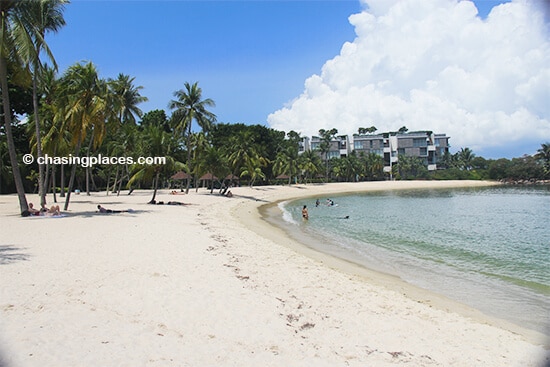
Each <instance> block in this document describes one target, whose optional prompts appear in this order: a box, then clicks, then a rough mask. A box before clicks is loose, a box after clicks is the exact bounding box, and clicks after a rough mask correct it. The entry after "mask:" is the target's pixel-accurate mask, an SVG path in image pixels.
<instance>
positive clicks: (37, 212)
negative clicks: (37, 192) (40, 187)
mask: <svg viewBox="0 0 550 367" xmlns="http://www.w3.org/2000/svg"><path fill="white" fill-rule="evenodd" d="M29 213H30V215H40V210H38V209H35V208H34V204H33V203H29Z"/></svg>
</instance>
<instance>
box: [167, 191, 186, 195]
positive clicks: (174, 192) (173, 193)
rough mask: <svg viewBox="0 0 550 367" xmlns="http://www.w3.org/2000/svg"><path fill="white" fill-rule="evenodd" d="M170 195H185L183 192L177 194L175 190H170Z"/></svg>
mask: <svg viewBox="0 0 550 367" xmlns="http://www.w3.org/2000/svg"><path fill="white" fill-rule="evenodd" d="M170 195H185V192H183V191H181V192H177V191H176V190H172V191H170Z"/></svg>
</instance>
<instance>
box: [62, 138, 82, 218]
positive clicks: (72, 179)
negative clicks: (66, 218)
mask: <svg viewBox="0 0 550 367" xmlns="http://www.w3.org/2000/svg"><path fill="white" fill-rule="evenodd" d="M81 139H82V131H81V132H79V137H78V142H77V143H76V149H75V152H74V156H75V157H78V156H79V155H78V153H79V152H80V145H81V143H82V141H81ZM75 176H76V164H73V167H72V168H71V178H70V179H69V188H68V190H67V197H66V198H65V206H64V207H63V210H64V211H66V210H67V209H68V208H69V201H70V200H71V191H73V185H74V178H75Z"/></svg>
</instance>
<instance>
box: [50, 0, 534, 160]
mask: <svg viewBox="0 0 550 367" xmlns="http://www.w3.org/2000/svg"><path fill="white" fill-rule="evenodd" d="M392 1H395V0H392ZM506 2H507V1H498V0H495V1H492V0H477V1H474V3H475V5H476V7H477V8H478V11H479V16H480V17H481V18H485V17H486V16H487V14H488V13H489V11H490V10H491V9H492V8H493V6H495V5H498V4H501V3H506ZM364 8H365V5H364V4H362V3H361V2H360V1H359V0H336V1H332V0H319V1H316V0H303V1H293V0H286V1H284V0H256V1H254V0H248V1H246V0H243V1H231V0H226V1H186V0H179V1H177V0H176V1H149V0H141V1H128V0H126V1H123V0H111V1H99V0H72V2H71V3H70V4H69V5H67V7H66V10H65V13H64V15H65V20H66V22H67V25H66V26H65V27H64V28H62V29H61V30H60V32H59V33H58V34H55V35H50V36H49V38H48V43H49V45H50V47H51V48H52V50H53V52H54V55H55V57H56V60H57V62H58V65H59V71H60V73H62V72H63V71H64V70H65V69H66V68H67V67H68V66H70V65H71V64H74V63H75V62H78V61H92V62H93V63H94V64H95V65H96V66H97V68H98V70H99V72H100V75H101V76H102V77H104V78H114V77H116V76H117V75H118V73H124V74H129V75H131V76H133V77H135V78H136V79H135V81H136V84H138V85H142V86H143V87H144V89H143V90H142V94H143V95H144V96H146V97H148V98H149V102H147V103H144V104H142V105H141V106H140V107H141V108H142V110H143V111H144V112H147V111H150V110H154V109H164V110H166V111H167V113H168V114H170V111H169V110H168V108H167V105H168V102H169V101H170V100H171V99H172V98H173V92H174V91H175V90H177V89H182V88H183V84H184V82H191V83H192V82H198V83H199V86H200V87H201V88H202V90H203V97H205V98H211V99H213V100H214V101H215V102H216V107H215V108H214V109H213V112H214V113H215V114H216V115H217V116H218V121H219V122H225V123H237V122H242V123H246V124H256V123H258V124H264V125H268V122H267V121H268V115H270V114H272V113H274V112H276V111H277V110H280V109H281V108H283V107H284V106H287V105H288V104H289V102H291V101H293V100H295V99H297V98H298V97H299V96H300V95H301V94H302V93H303V92H304V83H305V81H306V80H307V79H308V78H309V77H311V76H312V75H314V74H320V73H321V69H322V68H323V66H324V64H325V63H326V62H327V61H328V60H331V59H333V58H334V57H336V56H337V55H338V54H339V53H340V52H341V49H342V46H343V45H344V43H345V42H353V41H354V39H355V38H356V33H355V29H354V26H353V25H351V24H350V21H349V20H348V17H349V16H350V15H352V14H356V13H360V12H361V11H362V10H363V9H364ZM319 128H331V126H320V127H319ZM425 128H426V129H431V127H430V126H426V127H425ZM315 129H317V130H318V128H317V127H316V128H315ZM285 131H288V130H285ZM441 132H446V131H441ZM304 135H309V134H304ZM451 142H452V141H451ZM466 142H467V141H466ZM518 146H519V145H518ZM496 152H497V151H496V150H495V151H494V153H492V154H493V155H494V154H497V153H496ZM514 153H515V152H514ZM528 153H531V152H528ZM498 154H501V153H498ZM503 154H504V155H506V154H505V153H503ZM510 154H513V153H510ZM520 155H521V154H520Z"/></svg>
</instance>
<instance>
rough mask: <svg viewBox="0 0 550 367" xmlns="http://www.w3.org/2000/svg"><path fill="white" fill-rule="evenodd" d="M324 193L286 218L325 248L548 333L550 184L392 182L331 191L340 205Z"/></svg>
mask: <svg viewBox="0 0 550 367" xmlns="http://www.w3.org/2000/svg"><path fill="white" fill-rule="evenodd" d="M326 199H327V198H326V197H320V198H319V200H320V205H319V206H318V207H316V205H315V198H313V199H312V198H308V199H301V200H296V201H292V202H286V203H282V205H280V207H281V209H283V218H284V219H285V221H286V223H287V224H286V225H287V226H289V227H293V229H294V230H297V231H299V232H300V233H301V234H302V235H305V236H307V237H308V238H310V239H311V241H309V243H310V244H314V247H316V248H317V249H318V250H321V251H324V252H327V253H330V254H333V255H336V256H340V257H343V258H346V259H348V260H352V261H354V262H356V263H359V264H362V265H364V266H366V267H369V268H373V269H375V270H379V271H383V272H386V273H390V274H393V275H397V276H399V277H401V278H402V279H403V280H405V281H407V282H409V283H412V284H414V285H417V286H420V287H422V288H425V289H428V290H431V291H435V292H438V293H441V294H443V295H445V296H447V297H449V298H451V299H455V300H457V301H459V302H461V303H465V304H467V305H470V306H472V307H475V308H477V309H479V310H481V311H482V312H484V313H486V314H489V315H491V316H495V317H499V318H503V319H507V320H509V321H512V322H514V323H516V324H519V325H521V326H523V327H527V328H530V329H533V330H537V331H539V332H543V333H545V334H547V335H550V187H548V186H537V187H521V188H518V187H498V188H495V187H489V188H475V189H438V190H409V191H387V192H378V193H369V194H359V195H346V196H335V197H330V199H332V200H333V201H334V203H335V204H336V205H335V206H327V205H326ZM303 205H307V206H308V209H309V216H310V219H309V221H303V220H302V218H301V209H302V206H303ZM346 216H349V218H348V219H345V217H346Z"/></svg>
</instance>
